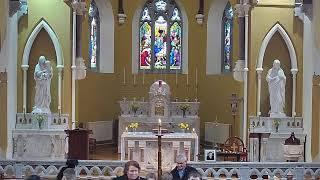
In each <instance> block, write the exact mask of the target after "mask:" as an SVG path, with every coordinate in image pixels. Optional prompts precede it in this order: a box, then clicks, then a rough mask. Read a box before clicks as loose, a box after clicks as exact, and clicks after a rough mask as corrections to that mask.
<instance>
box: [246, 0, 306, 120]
mask: <svg viewBox="0 0 320 180" xmlns="http://www.w3.org/2000/svg"><path fill="white" fill-rule="evenodd" d="M262 2H263V1H262ZM274 2H282V1H274ZM286 2H288V1H286ZM292 3H294V1H292ZM259 4H260V2H259ZM273 5H274V6H272V7H269V6H259V5H258V6H256V7H254V8H253V9H252V11H251V26H250V32H251V34H250V44H249V49H250V53H249V89H248V90H249V91H248V94H249V99H248V102H249V104H248V113H249V116H252V115H255V114H256V93H257V87H256V84H257V83H256V82H257V74H256V71H255V69H256V64H257V59H258V55H259V51H260V47H261V44H262V41H263V39H264V37H265V35H266V34H267V33H268V32H269V30H270V29H271V28H272V27H273V26H274V25H275V24H276V23H277V22H279V23H280V24H281V26H282V27H283V28H284V29H285V31H286V32H287V34H288V35H289V37H290V39H291V41H292V43H293V46H294V48H295V51H296V55H297V61H298V62H297V65H298V69H299V72H298V74H297V86H296V87H297V94H296V112H297V116H301V115H302V114H301V112H302V78H303V77H302V74H303V72H302V70H303V64H302V55H303V53H302V49H303V48H302V47H303V43H302V35H303V32H302V30H303V24H302V22H301V20H299V19H298V18H296V17H295V16H294V10H293V6H283V4H281V3H279V4H278V3H274V4H273ZM262 17H263V20H262V19H261V18H262ZM280 39H281V36H280V35H279V34H275V36H274V37H273V39H271V40H270V43H272V44H273V47H270V48H271V49H269V50H270V51H269V50H268V48H269V47H268V48H267V50H266V54H265V56H264V64H263V69H264V73H266V72H265V71H267V70H268V69H269V68H270V67H271V66H270V63H271V61H273V60H274V58H279V59H280V61H281V62H282V64H283V65H282V68H283V69H285V73H286V76H287V79H288V81H287V86H286V94H287V95H286V103H287V107H286V111H288V112H290V110H289V109H290V108H289V107H290V106H291V100H290V99H291V97H289V96H288V95H289V92H292V86H291V85H290V83H291V82H290V80H289V79H290V78H292V76H291V73H289V71H288V70H289V69H290V68H291V66H289V61H288V60H289V59H288V58H289V57H288V49H287V48H286V46H285V44H284V42H283V41H282V40H280ZM262 82H264V83H265V74H263V76H262ZM288 85H290V86H291V87H290V86H288ZM265 103H266V102H264V104H265ZM288 108H289V109H288ZM264 110H265V109H264ZM288 115H291V114H288Z"/></svg>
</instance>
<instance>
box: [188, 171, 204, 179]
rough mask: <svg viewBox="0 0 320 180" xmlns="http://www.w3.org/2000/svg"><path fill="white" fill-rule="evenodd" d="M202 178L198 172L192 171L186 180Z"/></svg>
mask: <svg viewBox="0 0 320 180" xmlns="http://www.w3.org/2000/svg"><path fill="white" fill-rule="evenodd" d="M201 179H202V176H201V174H200V173H199V172H198V171H193V172H191V173H190V174H189V176H188V180H201Z"/></svg>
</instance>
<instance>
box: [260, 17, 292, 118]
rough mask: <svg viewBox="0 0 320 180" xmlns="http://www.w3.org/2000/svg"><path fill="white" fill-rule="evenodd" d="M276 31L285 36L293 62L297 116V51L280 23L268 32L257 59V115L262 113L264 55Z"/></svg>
mask: <svg viewBox="0 0 320 180" xmlns="http://www.w3.org/2000/svg"><path fill="white" fill-rule="evenodd" d="M276 32H279V34H280V35H281V37H282V38H283V40H284V42H285V43H286V45H287V48H288V51H289V56H290V64H291V69H290V71H291V73H292V116H296V111H295V102H296V74H297V72H298V66H297V56H296V52H295V49H294V46H293V43H292V41H291V39H290V37H289V35H288V34H287V32H286V31H285V29H284V28H283V27H282V26H281V25H280V24H279V23H276V24H275V25H274V26H273V27H272V28H271V29H270V31H269V32H268V33H267V35H266V36H265V37H264V39H263V41H262V44H261V47H260V51H259V56H258V60H257V65H256V72H257V74H258V90H257V93H258V94H257V116H260V115H261V110H260V99H261V97H260V96H261V74H262V72H263V68H262V65H263V60H264V55H265V52H266V48H267V46H268V44H269V42H270V40H271V38H272V37H273V36H274V34H275V33H276Z"/></svg>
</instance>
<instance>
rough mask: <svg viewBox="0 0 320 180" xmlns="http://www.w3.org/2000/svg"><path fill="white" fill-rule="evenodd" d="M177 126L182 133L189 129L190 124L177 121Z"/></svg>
mask: <svg viewBox="0 0 320 180" xmlns="http://www.w3.org/2000/svg"><path fill="white" fill-rule="evenodd" d="M178 126H179V127H180V129H181V131H182V132H183V133H185V132H186V130H189V129H190V126H189V124H188V123H179V124H178Z"/></svg>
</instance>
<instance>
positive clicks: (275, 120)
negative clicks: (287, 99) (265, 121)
mask: <svg viewBox="0 0 320 180" xmlns="http://www.w3.org/2000/svg"><path fill="white" fill-rule="evenodd" d="M272 124H273V125H274V126H275V127H279V125H280V120H279V119H274V120H273V122H272Z"/></svg>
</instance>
